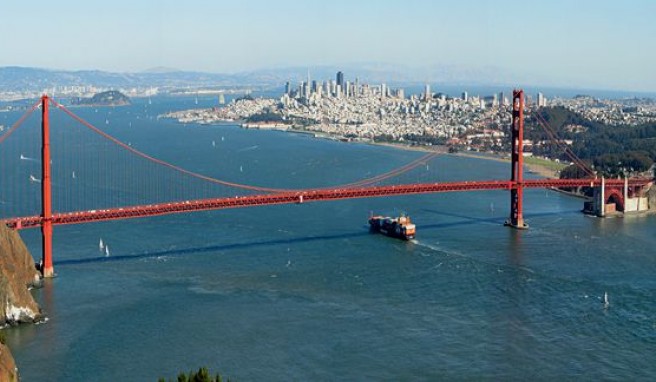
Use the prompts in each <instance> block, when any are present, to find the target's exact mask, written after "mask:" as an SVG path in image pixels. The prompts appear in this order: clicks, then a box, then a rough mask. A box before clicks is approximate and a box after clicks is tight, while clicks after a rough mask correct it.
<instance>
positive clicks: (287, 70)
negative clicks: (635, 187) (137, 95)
mask: <svg viewBox="0 0 656 382" xmlns="http://www.w3.org/2000/svg"><path fill="white" fill-rule="evenodd" d="M338 71H341V72H343V73H344V77H345V79H346V80H347V81H354V80H355V79H356V78H358V79H359V81H360V83H369V84H373V85H377V84H381V83H385V84H388V85H391V86H403V87H406V86H410V87H411V88H414V89H415V90H417V89H421V88H423V85H424V84H427V83H430V84H432V85H433V86H432V90H433V91H445V89H447V91H451V92H452V93H453V94H459V92H460V91H463V90H467V89H468V90H470V91H473V90H476V89H478V90H480V91H481V94H492V93H493V92H495V91H500V90H503V89H506V90H508V91H509V90H510V89H512V88H513V87H522V88H524V90H527V91H530V93H535V92H537V91H541V92H544V94H545V95H547V96H549V97H551V96H555V95H557V96H567V97H571V96H573V95H575V94H579V93H580V92H583V93H585V94H592V95H596V96H599V97H602V98H621V97H633V96H641V97H642V96H649V97H654V96H656V93H640V92H633V91H621V90H603V89H585V88H583V89H581V88H572V87H571V86H568V85H565V86H563V87H558V86H553V85H552V86H548V85H547V86H536V85H540V84H551V83H553V81H552V80H551V79H549V78H543V77H538V76H534V75H528V74H526V73H515V72H512V71H509V70H505V69H501V68H498V67H494V66H478V67H467V66H459V65H432V66H423V67H408V66H402V65H392V64H382V63H358V64H349V65H315V66H309V67H307V66H297V67H281V68H271V69H262V70H254V71H248V72H241V73H232V74H228V73H206V72H193V71H182V70H177V69H172V68H165V67H157V68H151V69H148V70H145V71H142V72H128V73H115V72H106V71H101V70H77V71H68V70H50V69H41V68H31V67H19V66H6V67H0V92H12V91H13V92H41V91H44V90H48V89H51V88H52V87H54V86H74V85H78V86H95V87H99V88H112V89H125V90H129V89H131V88H142V89H143V88H149V87H157V88H160V91H162V90H164V91H174V90H188V89H190V90H192V91H193V90H195V89H208V88H228V89H229V88H235V89H244V88H249V89H251V90H270V89H281V88H282V87H283V86H284V85H285V82H287V81H290V82H291V83H292V86H297V85H298V84H299V83H300V82H301V81H306V80H307V78H308V72H309V76H310V79H311V80H317V81H319V82H321V81H324V80H334V79H335V74H336V73H337V72H338ZM456 90H457V91H456ZM472 94H476V93H472Z"/></svg>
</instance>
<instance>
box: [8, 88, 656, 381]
mask: <svg viewBox="0 0 656 382" xmlns="http://www.w3.org/2000/svg"><path fill="white" fill-rule="evenodd" d="M136 102H137V104H136V105H134V106H131V107H128V108H116V109H113V112H112V113H113V117H112V118H114V119H113V120H112V123H111V124H110V125H108V126H105V127H104V128H106V129H107V130H108V131H110V132H111V133H112V134H115V135H117V136H119V137H120V138H121V139H122V140H125V141H131V142H134V144H135V145H136V146H139V147H140V148H143V149H144V150H148V152H149V153H153V155H155V156H161V157H163V158H164V159H166V160H169V161H171V162H173V163H181V164H182V165H183V167H189V168H190V169H192V170H197V171H201V172H208V173H211V174H212V175H216V176H219V175H225V176H227V177H229V178H231V179H233V180H239V181H241V180H243V181H245V182H250V183H257V184H261V185H267V186H274V187H283V186H289V187H299V186H306V185H307V186H324V185H330V184H339V183H344V182H348V181H354V180H358V179H361V178H362V177H364V176H365V175H367V174H369V176H370V175H371V174H378V173H381V172H384V171H388V170H389V169H390V168H394V167H396V166H400V165H402V164H404V163H407V162H409V161H411V160H413V159H415V158H417V157H418V156H420V155H421V154H420V153H417V152H407V151H400V150H394V149H390V148H383V147H375V146H369V145H360V144H344V143H339V142H332V141H328V140H320V139H313V138H310V137H308V136H306V135H295V134H286V133H279V132H266V131H252V130H242V129H239V128H238V127H235V126H228V125H218V126H196V125H187V126H183V125H179V124H176V123H174V122H173V121H166V120H159V121H158V120H156V119H149V118H140V119H139V120H133V119H130V118H133V117H134V115H135V114H137V111H138V112H139V113H148V115H156V114H157V113H159V112H161V111H165V110H174V109H184V108H188V107H194V106H195V105H194V99H193V98H187V99H184V98H176V99H173V98H155V99H153V105H151V106H150V109H149V110H147V111H144V110H146V107H145V106H144V103H145V102H146V101H145V100H137V101H136ZM213 102H214V99H210V98H207V99H200V100H199V106H207V105H210V104H211V103H213ZM76 112H79V113H80V114H83V115H84V116H85V117H88V118H89V119H90V120H91V121H92V122H94V123H96V124H98V125H99V126H101V125H102V123H103V122H104V119H105V115H102V116H94V114H96V113H94V112H93V111H92V110H87V109H78V110H76ZM128 113H130V114H128ZM3 114H4V115H11V113H3ZM100 114H102V113H100ZM131 116H132V117H131ZM0 118H6V117H4V116H0ZM121 118H123V119H124V120H128V119H130V120H133V128H131V129H127V128H125V126H124V125H121V124H120V123H118V122H117V121H118V120H120V119H121ZM0 123H2V124H4V125H8V124H10V123H5V122H0ZM153 133H157V139H153V138H152V137H153ZM221 137H224V138H225V139H224V140H223V141H220V138H221ZM211 140H217V144H218V143H219V142H221V144H222V146H221V147H220V148H221V151H222V152H223V153H224V154H221V155H222V156H220V157H218V158H215V157H209V155H213V154H211V152H210V151H207V152H206V151H205V150H204V149H199V148H200V147H205V146H203V145H207V143H208V142H210V141H211ZM255 146H257V148H255V149H248V150H244V149H245V148H251V147H255ZM205 155H208V157H204V156H205ZM239 166H242V167H243V171H239ZM431 169H433V170H435V171H437V174H438V178H439V180H444V181H446V180H456V179H458V180H461V179H492V178H498V179H504V178H506V177H507V176H508V174H509V172H510V171H509V169H508V168H507V164H504V163H497V162H492V161H484V160H478V159H471V158H461V157H454V156H446V155H445V156H441V157H438V158H437V159H436V160H435V161H434V162H432V163H431ZM508 199H509V196H508V194H507V193H506V192H502V191H492V192H472V193H450V194H434V195H417V196H403V197H394V198H377V199H361V200H348V201H338V202H329V203H328V202H326V203H314V204H312V203H310V204H303V205H286V206H271V207H257V208H244V209H235V210H223V211H215V212H198V213H193V214H183V215H170V216H162V217H157V218H148V219H136V220H130V221H117V222H105V223H94V224H87V225H79V226H62V227H56V229H55V241H54V252H55V270H56V272H57V275H58V277H57V278H55V279H53V280H48V282H47V283H46V285H45V287H44V288H43V289H40V290H37V291H35V296H36V298H37V299H38V301H39V302H40V304H41V306H42V308H43V310H44V311H45V313H46V314H47V315H48V317H49V321H48V322H47V323H45V324H41V325H36V326H34V325H24V326H20V327H17V328H11V329H8V330H6V334H7V341H8V343H9V345H10V346H11V348H12V351H13V353H14V355H15V358H16V360H17V363H18V366H19V368H20V371H21V375H22V377H23V380H24V381H90V380H93V381H116V380H135V381H155V380H157V378H158V377H160V376H163V377H167V378H173V377H175V376H176V375H177V373H178V372H179V371H181V370H190V369H195V368H198V367H200V366H207V367H209V368H210V369H211V370H213V371H220V372H221V373H222V374H224V375H226V376H230V377H231V378H233V379H236V380H241V381H247V380H265V379H266V380H328V379H336V378H337V379H343V380H440V379H461V380H480V379H495V380H533V379H538V380H556V379H575V378H583V379H586V380H597V379H620V380H649V379H651V378H652V377H653V375H656V352H654V349H655V348H656V305H655V304H654V301H656V278H654V275H655V274H656V255H654V252H653V248H654V246H655V245H656V239H655V238H654V235H653V232H654V230H655V229H656V219H655V218H654V217H628V218H624V219H605V220H602V219H596V218H589V217H585V216H583V215H582V214H580V213H579V210H580V209H581V207H582V201H581V200H579V199H575V198H571V197H567V196H564V195H561V194H557V193H552V192H548V191H544V190H529V191H526V196H525V206H526V207H525V208H526V220H527V222H528V223H529V224H530V226H531V228H530V229H529V230H528V231H522V232H520V231H515V230H511V229H508V228H506V227H504V226H503V225H502V223H503V221H504V220H505V218H506V216H507V213H508ZM370 211H375V212H377V213H384V214H398V213H400V212H407V213H408V214H409V215H410V216H412V218H413V220H414V221H415V222H416V224H417V226H418V234H417V240H416V241H412V242H402V241H398V240H394V239H390V238H386V237H382V236H379V235H375V234H370V233H369V232H368V230H367V227H366V226H365V223H366V218H367V215H368V214H369V212H370ZM21 236H22V237H23V238H24V240H25V241H26V243H27V245H28V247H29V248H30V250H31V251H32V252H33V255H34V256H35V258H37V259H38V258H39V257H40V253H39V240H40V238H39V232H38V231H37V230H28V231H21ZM100 237H102V238H103V240H104V241H105V242H106V243H108V244H109V245H110V246H111V252H112V255H111V256H110V257H108V258H105V257H104V256H103V255H102V254H100V253H99V251H98V240H99V238H100ZM604 292H608V294H609V299H610V307H609V308H608V309H604V307H603V305H602V304H601V302H600V300H599V299H600V297H601V296H602V295H603V293H604Z"/></svg>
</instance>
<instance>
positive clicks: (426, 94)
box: [424, 84, 432, 101]
mask: <svg viewBox="0 0 656 382" xmlns="http://www.w3.org/2000/svg"><path fill="white" fill-rule="evenodd" d="M431 96H432V94H431V92H430V85H429V84H426V87H424V101H428V100H429V99H430V98H431Z"/></svg>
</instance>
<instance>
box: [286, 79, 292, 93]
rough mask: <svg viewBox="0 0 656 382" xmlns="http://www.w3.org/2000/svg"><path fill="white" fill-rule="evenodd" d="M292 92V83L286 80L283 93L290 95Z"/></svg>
mask: <svg viewBox="0 0 656 382" xmlns="http://www.w3.org/2000/svg"><path fill="white" fill-rule="evenodd" d="M291 93H292V84H291V83H290V82H289V81H287V82H286V83H285V94H287V95H290V94H291Z"/></svg>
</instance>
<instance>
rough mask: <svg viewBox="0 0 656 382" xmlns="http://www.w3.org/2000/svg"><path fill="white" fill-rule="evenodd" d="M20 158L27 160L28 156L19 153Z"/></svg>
mask: <svg viewBox="0 0 656 382" xmlns="http://www.w3.org/2000/svg"><path fill="white" fill-rule="evenodd" d="M20 159H21V160H28V159H29V158H28V157H26V156H25V155H23V154H21V155H20Z"/></svg>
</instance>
